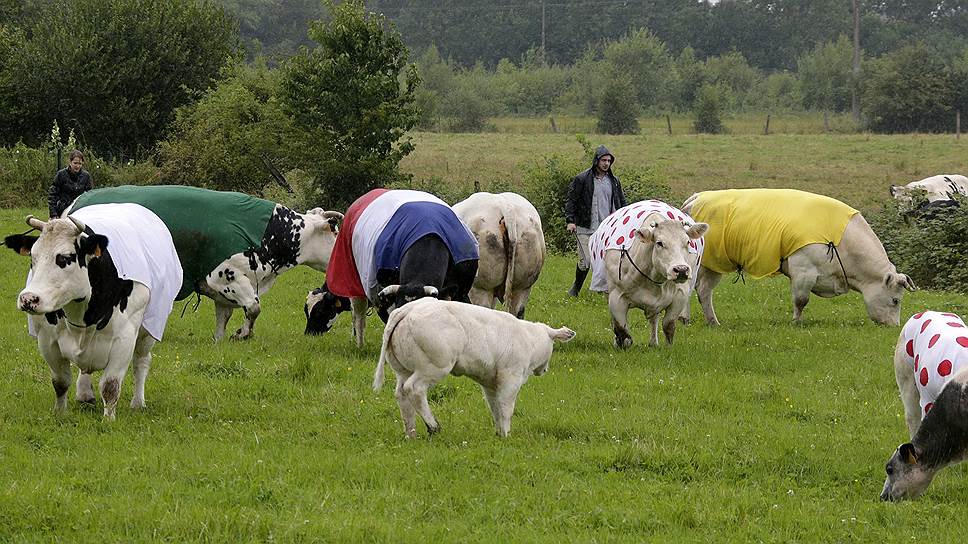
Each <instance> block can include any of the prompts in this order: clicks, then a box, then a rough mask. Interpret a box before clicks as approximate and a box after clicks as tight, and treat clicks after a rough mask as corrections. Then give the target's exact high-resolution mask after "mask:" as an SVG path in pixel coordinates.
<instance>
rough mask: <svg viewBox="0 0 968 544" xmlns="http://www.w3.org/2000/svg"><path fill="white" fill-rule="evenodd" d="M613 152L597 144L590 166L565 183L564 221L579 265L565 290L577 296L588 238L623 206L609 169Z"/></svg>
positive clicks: (619, 187) (588, 263)
mask: <svg viewBox="0 0 968 544" xmlns="http://www.w3.org/2000/svg"><path fill="white" fill-rule="evenodd" d="M614 163H615V156H614V155H612V152H611V151H609V150H608V148H607V147H605V146H604V145H600V146H598V149H597V150H596V151H595V159H594V161H593V162H592V167H591V168H589V169H588V170H585V171H584V172H582V173H580V174H578V175H577V176H575V177H574V179H572V180H571V184H570V185H569V186H568V198H567V199H566V200H565V223H567V224H568V227H567V228H568V232H572V233H575V237H576V239H577V242H578V257H579V260H578V265H577V266H576V267H575V283H574V284H573V285H572V286H571V289H569V290H568V294H569V295H571V296H573V297H577V296H578V292H579V291H580V290H581V286H582V284H583V283H585V277H586V276H588V268H589V267H590V266H591V259H590V256H589V255H588V251H589V250H588V238H589V237H590V236H591V235H592V234H593V233H594V232H595V229H597V228H598V225H599V224H600V223H601V222H602V220H603V219H605V218H606V217H608V216H609V214H611V213H612V212H614V211H615V210H617V209H619V208H622V207H624V206H626V201H625V193H624V192H623V191H622V184H621V183H620V182H619V180H618V177H617V176H616V175H615V174H613V173H612V165H613V164H614Z"/></svg>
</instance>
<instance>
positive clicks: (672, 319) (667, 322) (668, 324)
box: [656, 309, 679, 346]
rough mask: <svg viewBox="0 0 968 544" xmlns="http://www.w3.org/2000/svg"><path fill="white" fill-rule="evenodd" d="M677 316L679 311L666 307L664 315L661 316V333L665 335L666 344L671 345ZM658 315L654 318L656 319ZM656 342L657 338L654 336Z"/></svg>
mask: <svg viewBox="0 0 968 544" xmlns="http://www.w3.org/2000/svg"><path fill="white" fill-rule="evenodd" d="M678 316H679V312H676V311H672V310H671V309H667V310H666V312H665V316H664V317H663V318H662V334H663V335H665V339H666V344H669V345H670V346H671V345H672V339H673V338H674V337H675V335H676V319H677V318H678ZM658 317H659V316H658V315H657V316H656V319H658ZM656 340H657V342H656V344H658V338H656Z"/></svg>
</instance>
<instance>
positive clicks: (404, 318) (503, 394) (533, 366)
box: [373, 298, 575, 438]
mask: <svg viewBox="0 0 968 544" xmlns="http://www.w3.org/2000/svg"><path fill="white" fill-rule="evenodd" d="M574 337H575V332H574V331H572V330H571V329H569V328H567V327H562V328H560V329H552V328H551V327H549V326H547V325H545V324H544V323H533V322H530V321H523V320H519V319H517V318H515V317H514V316H513V315H511V314H508V313H505V312H499V311H496V310H492V309H490V308H483V307H480V306H472V305H470V304H461V303H458V302H446V301H440V300H436V299H433V298H422V299H420V300H417V301H414V302H411V303H409V304H407V305H405V306H403V307H401V308H398V309H397V310H395V311H394V312H393V313H391V314H390V320H389V321H388V322H387V326H386V328H385V329H384V331H383V345H382V347H381V349H380V359H379V361H378V362H377V367H376V373H375V375H374V377H373V389H374V390H375V391H376V390H379V389H380V388H381V387H382V386H383V368H384V365H385V364H386V363H389V364H390V368H392V369H393V372H394V374H396V379H397V386H396V391H395V396H396V399H397V404H398V405H399V407H400V416H401V417H402V418H403V428H404V432H405V433H406V436H407V438H413V437H415V436H416V433H417V422H416V417H415V413H419V414H420V417H421V418H422V419H423V420H424V423H425V424H426V425H427V432H428V433H430V434H433V433H435V432H437V431H439V430H440V424H438V423H437V420H436V419H435V418H434V415H433V414H432V413H431V412H430V405H429V404H428V402H427V391H428V390H429V389H430V388H431V387H433V386H434V384H436V383H437V382H439V381H440V380H442V379H443V378H444V377H445V376H447V374H453V375H455V376H468V377H469V378H471V379H472V380H474V381H476V382H477V383H478V384H480V386H481V390H482V391H483V393H484V400H485V401H486V402H487V405H488V407H489V408H490V409H491V416H492V418H493V420H494V426H495V427H496V429H497V434H498V436H502V437H504V436H507V435H508V433H509V432H510V430H511V415H512V414H513V413H514V404H515V402H516V400H517V397H518V391H519V390H520V389H521V386H522V385H524V383H525V382H526V381H528V377H529V376H531V375H532V374H533V375H535V376H540V375H542V374H544V373H545V372H547V370H548V363H549V361H550V359H551V352H552V349H553V347H554V346H553V341H554V340H559V341H562V342H567V341H569V340H571V339H572V338H574Z"/></svg>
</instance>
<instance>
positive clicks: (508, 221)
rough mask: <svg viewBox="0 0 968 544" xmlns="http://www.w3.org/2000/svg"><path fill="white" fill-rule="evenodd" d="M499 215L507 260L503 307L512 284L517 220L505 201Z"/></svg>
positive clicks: (516, 246)
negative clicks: (502, 223) (502, 218)
mask: <svg viewBox="0 0 968 544" xmlns="http://www.w3.org/2000/svg"><path fill="white" fill-rule="evenodd" d="M501 215H503V216H504V255H505V256H506V257H507V260H508V268H507V277H505V279H504V307H505V308H507V307H508V301H510V300H511V290H512V289H513V286H514V263H515V261H516V260H517V254H518V222H517V220H516V219H515V214H514V211H513V210H512V209H511V207H510V206H508V205H507V202H505V203H504V206H502V210H501Z"/></svg>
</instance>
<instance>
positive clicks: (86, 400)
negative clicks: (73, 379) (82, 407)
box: [77, 395, 97, 405]
mask: <svg viewBox="0 0 968 544" xmlns="http://www.w3.org/2000/svg"><path fill="white" fill-rule="evenodd" d="M77 402H78V403H80V404H87V405H92V404H96V403H97V399H96V398H94V395H91V396H90V397H88V396H83V397H77Z"/></svg>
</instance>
